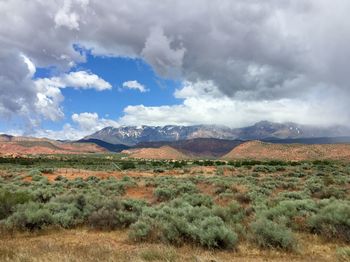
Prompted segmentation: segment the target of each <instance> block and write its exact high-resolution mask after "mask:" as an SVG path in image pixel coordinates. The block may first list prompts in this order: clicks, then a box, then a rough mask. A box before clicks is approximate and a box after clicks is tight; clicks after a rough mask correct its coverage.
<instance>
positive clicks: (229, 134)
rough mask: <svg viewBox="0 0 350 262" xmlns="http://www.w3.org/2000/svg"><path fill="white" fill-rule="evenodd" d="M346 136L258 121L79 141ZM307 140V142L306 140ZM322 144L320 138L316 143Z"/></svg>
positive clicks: (118, 132)
mask: <svg viewBox="0 0 350 262" xmlns="http://www.w3.org/2000/svg"><path fill="white" fill-rule="evenodd" d="M349 135H350V128H348V127H345V126H331V127H316V126H309V125H300V124H296V123H273V122H269V121H261V122H258V123H256V124H254V125H252V126H247V127H242V128H229V127H225V126H215V125H195V126H176V125H167V126H121V127H106V128H103V129H101V130H100V131H97V132H95V133H93V134H91V135H89V136H87V137H84V138H83V139H82V140H80V141H85V140H87V141H89V140H90V141H91V140H94V139H95V140H100V141H104V142H107V143H110V144H114V145H116V144H121V145H126V146H135V145H138V144H140V143H145V142H170V141H182V140H191V139H196V138H215V139H223V140H266V141H268V140H270V141H271V142H274V141H275V140H276V141H279V140H286V139H289V140H291V139H302V140H300V141H303V139H304V140H305V139H310V138H328V140H329V141H331V139H329V138H335V137H345V136H349ZM306 141H309V140H306ZM319 141H320V142H322V139H321V140H320V139H319Z"/></svg>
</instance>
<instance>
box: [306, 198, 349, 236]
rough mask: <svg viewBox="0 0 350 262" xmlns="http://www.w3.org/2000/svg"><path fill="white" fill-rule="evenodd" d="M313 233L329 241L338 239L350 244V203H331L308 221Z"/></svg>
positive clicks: (335, 201)
mask: <svg viewBox="0 0 350 262" xmlns="http://www.w3.org/2000/svg"><path fill="white" fill-rule="evenodd" d="M308 224H309V227H310V229H311V231H312V232H315V233H318V234H320V235H322V236H324V237H326V238H328V239H334V238H338V239H341V240H343V241H346V242H347V243H350V203H349V201H341V200H334V201H329V202H328V203H327V204H326V205H325V206H324V207H322V208H321V209H320V211H319V212H318V213H317V214H315V215H314V216H312V217H310V218H309V220H308Z"/></svg>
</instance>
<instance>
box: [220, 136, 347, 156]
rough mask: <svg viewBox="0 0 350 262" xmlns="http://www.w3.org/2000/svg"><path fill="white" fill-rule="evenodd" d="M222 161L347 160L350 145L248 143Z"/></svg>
mask: <svg viewBox="0 0 350 262" xmlns="http://www.w3.org/2000/svg"><path fill="white" fill-rule="evenodd" d="M222 158H223V159H257V160H272V159H276V160H286V161H300V160H326V159H329V160H331V159H332V160H349V159H350V144H325V145H305V144H272V143H264V142H260V141H249V142H246V143H244V144H241V145H239V146H237V147H236V148H234V149H233V150H232V151H231V152H230V153H228V154H226V155H225V156H223V157H222Z"/></svg>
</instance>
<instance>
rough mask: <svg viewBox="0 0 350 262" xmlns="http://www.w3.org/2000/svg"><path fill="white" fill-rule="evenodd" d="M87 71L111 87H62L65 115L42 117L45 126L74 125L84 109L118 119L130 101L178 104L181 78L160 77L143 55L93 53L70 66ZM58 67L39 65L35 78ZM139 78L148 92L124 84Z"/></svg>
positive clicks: (50, 72) (134, 103)
mask: <svg viewBox="0 0 350 262" xmlns="http://www.w3.org/2000/svg"><path fill="white" fill-rule="evenodd" d="M74 71H87V72H91V73H93V74H96V75H98V76H99V77H100V78H102V79H104V80H105V81H107V82H109V83H110V84H111V85H112V89H111V90H105V91H97V90H94V89H89V90H81V89H74V88H65V89H62V94H63V96H64V101H63V103H62V107H63V109H64V111H63V112H64V118H63V119H62V120H61V121H43V122H42V125H41V126H42V128H44V129H52V130H59V129H61V128H62V125H63V124H66V123H69V124H72V125H74V123H73V122H72V119H71V116H72V115H73V114H80V113H84V112H95V113H97V114H98V115H99V116H100V117H104V118H108V119H114V120H118V119H119V118H120V117H121V116H122V115H123V109H124V108H125V107H127V106H129V105H140V104H142V105H145V106H161V105H164V104H167V105H175V104H179V103H180V99H177V98H175V97H174V95H173V93H174V91H175V89H176V88H179V87H180V86H181V82H180V81H176V80H169V79H163V78H160V77H158V76H157V75H156V74H155V72H154V71H153V70H152V68H151V67H150V66H149V65H148V64H147V63H145V62H144V61H142V60H140V59H131V58H122V57H107V56H94V55H92V54H91V53H87V54H86V62H85V63H81V64H78V65H76V66H74V67H73V68H71V70H70V71H69V72H74ZM54 72H55V70H54V69H52V68H51V69H50V68H48V69H47V68H39V69H37V71H36V73H35V75H34V78H44V77H52V76H53V74H54ZM133 80H136V81H137V82H139V83H140V84H142V85H144V86H145V88H147V90H149V91H147V92H144V93H141V92H140V91H138V90H131V89H126V88H123V83H124V82H126V81H133Z"/></svg>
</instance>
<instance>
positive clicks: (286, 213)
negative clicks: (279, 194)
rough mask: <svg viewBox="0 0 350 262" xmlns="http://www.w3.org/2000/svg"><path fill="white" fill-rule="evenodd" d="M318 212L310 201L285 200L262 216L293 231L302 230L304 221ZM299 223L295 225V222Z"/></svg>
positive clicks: (314, 204) (264, 212)
mask: <svg viewBox="0 0 350 262" xmlns="http://www.w3.org/2000/svg"><path fill="white" fill-rule="evenodd" d="M317 211H318V207H317V205H316V203H315V202H314V201H313V200H311V199H307V200H285V201H281V202H279V203H278V204H277V205H276V206H274V207H271V208H269V209H267V210H265V211H263V212H262V215H263V216H264V217H266V218H267V219H269V220H273V221H274V222H276V223H279V224H283V225H285V226H287V227H293V228H295V229H303V228H304V227H305V223H304V222H305V220H306V219H307V218H309V217H310V216H312V215H313V214H315V213H316V212H317ZM298 220H299V221H300V222H299V223H297V221H298Z"/></svg>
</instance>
